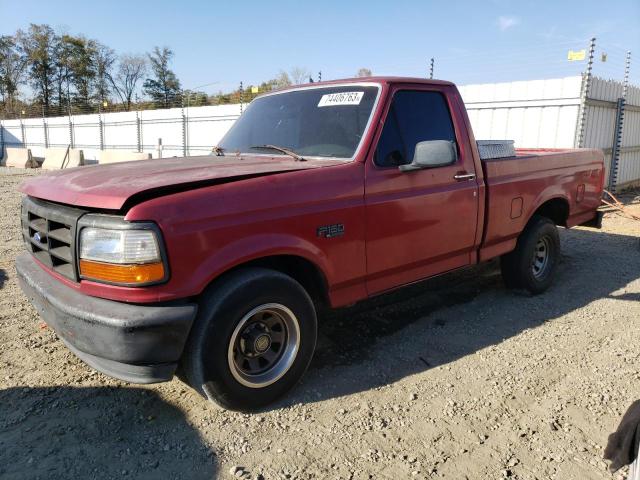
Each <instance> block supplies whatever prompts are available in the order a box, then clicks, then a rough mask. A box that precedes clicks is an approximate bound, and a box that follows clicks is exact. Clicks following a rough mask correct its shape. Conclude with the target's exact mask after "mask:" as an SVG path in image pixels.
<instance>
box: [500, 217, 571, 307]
mask: <svg viewBox="0 0 640 480" xmlns="http://www.w3.org/2000/svg"><path fill="white" fill-rule="evenodd" d="M559 260H560V236H559V235H558V229H557V227H556V226H555V224H554V223H553V222H552V221H551V220H550V219H548V218H546V217H540V216H534V217H533V218H532V219H531V220H530V221H529V223H528V224H527V226H526V227H525V229H524V231H523V232H522V234H521V235H520V237H519V238H518V242H517V244H516V248H515V250H513V251H512V252H510V253H508V254H506V255H503V256H502V257H501V258H500V267H501V270H502V278H503V279H504V281H505V284H506V285H507V287H509V288H524V289H525V290H528V291H529V292H531V293H533V294H534V295H535V294H538V293H542V292H544V291H545V290H546V289H547V288H549V286H550V285H551V283H552V281H553V277H554V274H555V271H556V267H557V266H558V261H559Z"/></svg>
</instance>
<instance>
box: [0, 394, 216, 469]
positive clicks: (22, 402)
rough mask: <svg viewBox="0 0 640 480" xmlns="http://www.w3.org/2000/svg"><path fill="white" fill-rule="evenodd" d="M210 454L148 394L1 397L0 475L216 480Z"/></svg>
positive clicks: (176, 415)
mask: <svg viewBox="0 0 640 480" xmlns="http://www.w3.org/2000/svg"><path fill="white" fill-rule="evenodd" d="M215 474H216V465H215V456H214V454H213V452H212V451H211V450H210V449H209V448H208V447H207V445H206V444H205V443H204V442H203V441H202V439H201V438H200V435H199V434H198V432H197V430H195V429H194V428H192V427H190V426H189V424H188V423H187V421H186V419H185V417H184V413H183V412H182V411H180V409H178V408H176V407H174V406H173V405H170V404H168V403H166V402H165V401H163V400H162V399H161V398H160V397H159V395H158V394H157V393H156V392H154V391H153V390H146V389H142V388H115V387H89V388H87V387H82V388H73V387H40V388H38V387H15V388H8V389H5V390H2V391H0V477H1V478H3V479H24V478H52V479H53V478H64V479H85V478H115V477H122V476H124V475H127V476H129V477H130V478H148V479H155V478H185V477H188V478H196V479H197V478H202V479H211V478H215Z"/></svg>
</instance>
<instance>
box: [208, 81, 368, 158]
mask: <svg viewBox="0 0 640 480" xmlns="http://www.w3.org/2000/svg"><path fill="white" fill-rule="evenodd" d="M377 94H378V87H376V86H362V85H341V86H335V87H322V88H304V89H301V90H292V91H287V92H283V93H277V94H273V95H266V96H264V97H259V98H256V99H255V100H254V101H253V102H251V104H250V105H249V107H248V108H247V110H246V111H245V113H244V114H243V115H242V116H241V117H240V118H239V119H238V121H236V123H235V124H234V125H233V127H231V129H230V130H229V132H227V134H226V135H225V136H224V138H223V139H222V141H221V142H220V143H219V144H218V145H219V147H221V148H223V149H224V151H226V152H237V151H240V152H243V153H246V152H251V153H265V151H264V149H263V148H260V146H261V145H262V146H264V145H277V146H278V147H282V148H287V149H289V150H291V151H293V152H295V153H297V154H299V155H304V156H310V157H332V158H352V157H353V156H354V154H355V152H356V149H357V148H358V145H359V144H360V140H361V139H362V135H363V134H364V131H365V128H366V126H367V123H368V122H369V117H370V116H371V111H372V110H373V105H374V103H375V100H376V96H377Z"/></svg>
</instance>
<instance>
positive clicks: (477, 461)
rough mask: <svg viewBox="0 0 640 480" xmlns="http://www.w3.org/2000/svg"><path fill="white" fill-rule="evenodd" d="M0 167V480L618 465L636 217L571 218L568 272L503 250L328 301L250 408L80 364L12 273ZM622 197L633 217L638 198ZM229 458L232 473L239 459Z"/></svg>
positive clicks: (633, 310)
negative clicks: (290, 377) (509, 257)
mask: <svg viewBox="0 0 640 480" xmlns="http://www.w3.org/2000/svg"><path fill="white" fill-rule="evenodd" d="M10 173H11V174H9V173H7V170H6V169H0V342H1V346H0V477H1V478H3V479H24V478H41V479H55V478H65V479H68V478H73V479H88V478H126V477H129V478H149V479H152V478H153V479H155V478H163V479H164V478H167V479H169V478H185V479H191V478H195V479H200V478H203V479H211V478H222V479H225V478H246V479H249V478H263V479H266V480H270V479H312V478H313V479H324V478H332V479H352V478H353V479H369V478H375V479H379V478H388V479H403V478H452V479H501V478H513V479H562V480H565V479H580V480H584V479H611V478H617V479H621V478H623V475H622V472H619V473H617V474H616V475H612V474H610V473H609V472H608V470H607V464H606V463H605V462H604V461H603V460H602V453H603V449H604V446H605V445H606V441H607V436H608V435H609V433H611V432H612V431H614V430H615V428H616V426H617V424H618V422H619V420H620V417H621V415H622V414H623V413H624V411H625V410H626V408H627V407H628V406H629V405H630V404H631V402H632V401H633V400H636V399H638V398H640V371H639V368H638V367H639V364H640V241H639V238H640V223H639V222H633V221H631V220H627V219H624V218H621V217H620V216H616V215H613V214H609V215H607V217H606V218H605V222H604V228H603V229H602V230H601V231H596V230H589V229H582V228H578V229H575V230H571V231H564V230H562V231H561V239H562V246H563V255H562V262H561V266H560V268H559V273H558V277H557V281H556V283H555V284H554V286H553V287H552V288H551V289H550V290H549V291H548V292H547V293H545V294H543V295H540V296H537V297H532V296H528V295H526V294H524V293H514V292H510V291H507V290H505V288H504V286H503V284H502V282H501V280H500V276H499V272H498V270H497V265H496V263H495V262H494V263H490V264H488V265H483V266H479V267H475V268H472V269H468V270H465V271H462V272H457V273H454V274H449V275H446V276H443V277H440V278H437V279H433V280H430V281H427V282H424V283H422V284H420V285H417V286H414V287H411V288H408V289H404V290H401V291H399V292H396V293H393V294H389V295H386V296H383V297H379V298H376V299H374V300H371V301H367V302H365V303H363V304H360V305H357V306H355V307H351V308H348V309H342V310H340V311H337V312H332V313H325V314H323V315H322V320H321V327H320V342H319V346H318V351H317V354H316V357H315V359H314V362H313V364H312V367H311V368H310V370H309V372H308V373H307V375H306V377H305V379H304V381H303V382H302V384H301V385H300V386H299V387H298V388H297V389H296V390H294V391H293V392H292V393H291V394H290V395H289V396H288V397H287V398H285V399H284V400H282V401H281V402H280V403H278V404H276V405H273V406H272V407H271V408H269V409H266V410H265V411H263V412H260V413H258V414H254V415H244V414H239V413H233V412H228V411H225V410H222V409H220V408H218V407H216V406H214V405H211V404H209V403H207V402H206V401H205V400H203V399H202V398H200V397H199V396H197V395H196V394H195V393H193V392H192V391H191V390H190V389H189V388H187V387H186V386H184V385H183V384H181V383H180V382H179V381H178V380H174V381H172V382H170V383H165V384H160V385H151V386H135V385H129V384H126V383H123V382H119V381H116V380H113V379H110V378H108V377H106V376H104V375H102V374H99V373H97V372H95V371H93V370H91V369H90V368H88V367H87V366H85V365H84V364H83V363H82V362H80V361H79V360H77V359H76V358H75V357H74V356H73V355H72V354H71V353H70V352H69V351H68V350H67V349H66V348H65V347H64V345H63V344H62V343H61V342H60V341H59V340H58V339H57V338H56V336H55V334H54V333H53V332H52V331H51V330H50V329H48V328H47V327H46V325H44V324H43V323H42V321H41V320H40V319H39V318H38V317H37V315H36V312H35V310H34V309H33V308H32V307H31V305H30V304H29V303H28V302H27V300H26V298H25V297H24V296H23V295H22V293H21V292H20V290H19V287H18V285H17V282H16V275H15V270H14V258H15V256H16V255H17V254H18V253H19V252H20V251H22V250H23V245H22V240H21V237H20V231H19V201H20V195H19V193H18V192H17V187H18V185H19V184H20V182H22V181H23V180H24V179H25V178H26V174H24V173H17V172H16V171H13V172H10ZM624 199H625V201H626V202H627V203H628V204H630V205H631V207H630V208H632V209H633V211H635V212H637V213H640V196H638V197H635V198H634V196H633V195H627V196H625V197H624ZM232 472H233V473H232Z"/></svg>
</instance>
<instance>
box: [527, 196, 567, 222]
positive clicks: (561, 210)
mask: <svg viewBox="0 0 640 480" xmlns="http://www.w3.org/2000/svg"><path fill="white" fill-rule="evenodd" d="M533 214H534V215H538V216H541V217H547V218H548V219H550V220H552V221H553V223H555V224H556V225H561V226H566V225H567V219H568V218H569V203H568V202H567V201H566V200H565V199H563V198H553V199H551V200H547V201H546V202H544V203H543V204H542V205H540V206H539V207H538V209H537V210H536V211H535V212H534V213H533Z"/></svg>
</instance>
